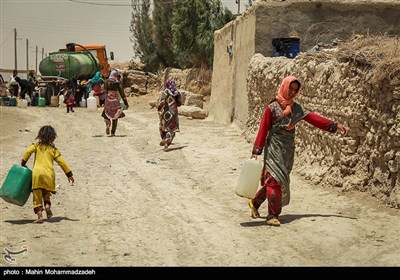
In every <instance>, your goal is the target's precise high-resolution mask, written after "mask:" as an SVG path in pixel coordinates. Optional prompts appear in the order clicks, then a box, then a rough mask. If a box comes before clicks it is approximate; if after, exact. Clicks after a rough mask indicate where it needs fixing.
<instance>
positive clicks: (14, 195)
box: [0, 164, 32, 206]
mask: <svg viewBox="0 0 400 280" xmlns="http://www.w3.org/2000/svg"><path fill="white" fill-rule="evenodd" d="M31 190H32V170H31V169H29V168H27V167H23V166H21V165H18V164H14V165H13V166H12V167H11V169H10V170H9V171H8V174H7V177H6V179H5V180H4V183H3V185H2V186H1V189H0V197H1V198H2V199H4V200H5V201H7V202H9V203H12V204H15V205H18V206H24V204H25V203H26V201H27V200H28V198H29V195H30V194H31Z"/></svg>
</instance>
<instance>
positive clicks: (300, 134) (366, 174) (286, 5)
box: [209, 0, 400, 207]
mask: <svg viewBox="0 0 400 280" xmlns="http://www.w3.org/2000/svg"><path fill="white" fill-rule="evenodd" d="M379 2H380V3H378V1H368V0H363V1H339V0H337V1H335V0H332V1H314V0H309V1H298V0H286V1H272V0H271V1H258V2H256V5H254V6H252V7H250V8H249V9H247V11H246V12H245V13H244V14H243V15H241V16H240V17H238V18H237V19H236V20H235V21H233V22H231V23H229V24H228V25H226V26H225V27H224V28H223V29H221V30H219V31H217V32H215V36H214V38H215V41H214V43H215V53H214V68H213V77H212V94H211V100H210V107H209V116H210V118H211V119H213V120H215V121H217V122H222V123H231V122H235V123H236V124H238V126H239V127H240V128H242V129H243V130H244V131H245V135H246V137H247V139H248V141H249V142H252V141H254V136H255V135H254V134H255V131H256V127H257V125H258V123H259V121H260V117H261V114H262V110H263V109H264V106H265V104H266V103H267V102H268V101H269V100H270V99H271V98H272V97H273V94H274V93H275V92H276V90H277V86H278V85H279V84H280V81H281V80H282V78H283V77H285V76H286V75H289V74H294V75H297V76H298V77H299V78H300V79H301V80H302V82H303V83H304V84H305V87H304V89H303V91H302V95H301V96H300V97H299V102H301V103H304V104H306V107H307V108H308V109H310V110H313V111H315V112H317V113H320V114H322V115H325V116H326V117H328V118H331V119H333V120H335V121H338V122H343V123H345V124H347V125H349V126H350V128H351V133H350V135H349V136H348V137H346V138H344V139H342V138H341V137H340V136H338V135H328V134H326V133H324V132H321V131H319V130H318V129H315V128H313V127H311V126H308V125H300V126H299V128H298V131H297V141H298V142H297V157H296V166H295V170H296V171H297V172H300V173H301V174H302V175H304V177H305V178H308V179H310V180H312V181H313V183H318V184H321V185H324V186H329V187H340V188H341V189H343V190H351V189H357V190H361V191H369V192H371V193H372V194H373V195H374V196H377V197H378V198H380V199H382V200H383V201H385V202H388V203H390V204H391V205H392V206H394V207H399V206H400V186H399V185H400V173H399V172H400V171H399V170H400V126H399V123H400V115H399V113H398V112H399V109H400V104H399V99H400V87H399V86H397V87H394V86H393V85H392V86H390V85H386V84H379V85H378V84H370V82H369V80H368V77H366V76H365V73H361V72H360V70H357V69H353V68H351V67H348V65H346V64H340V63H338V62H336V61H326V62H323V63H322V64H321V65H320V62H318V61H317V60H314V61H313V59H312V58H310V57H308V56H305V55H301V54H300V55H299V56H298V57H297V58H296V59H287V58H272V57H267V56H270V55H271V53H272V51H273V50H272V44H271V41H272V38H274V37H288V36H290V35H296V36H299V37H300V38H301V45H302V50H303V51H306V50H307V48H308V47H311V46H313V45H315V43H317V42H323V43H329V42H331V40H332V39H335V38H343V37H342V36H344V37H346V36H347V37H346V39H347V38H349V37H351V35H352V34H356V33H369V34H370V35H373V34H376V35H380V34H381V33H383V32H387V33H388V34H392V35H393V34H395V35H400V17H399V16H398V15H399V14H400V1H397V2H396V1H390V0H387V1H385V0H381V1H379ZM243 25H244V26H243ZM231 40H232V41H231ZM228 42H232V46H233V53H232V57H230V58H229V56H228V54H227V51H226V46H227V44H228ZM255 53H259V54H257V55H254V54H255ZM253 55H254V57H253ZM264 56H265V57H264ZM246 60H247V61H246ZM244 85H246V87H244ZM338 109H339V110H338Z"/></svg>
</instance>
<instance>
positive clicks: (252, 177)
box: [236, 158, 262, 199]
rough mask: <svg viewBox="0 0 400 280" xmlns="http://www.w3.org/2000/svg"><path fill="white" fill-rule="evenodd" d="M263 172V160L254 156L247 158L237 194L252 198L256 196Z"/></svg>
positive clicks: (237, 187)
mask: <svg viewBox="0 0 400 280" xmlns="http://www.w3.org/2000/svg"><path fill="white" fill-rule="evenodd" d="M261 172H262V163H261V161H259V160H257V159H254V158H251V159H247V160H246V161H245V162H244V164H243V166H242V170H241V171H240V175H239V180H238V183H237V186H236V195H238V196H241V197H246V198H250V199H252V198H254V196H255V195H256V193H257V190H258V187H259V184H260V177H261Z"/></svg>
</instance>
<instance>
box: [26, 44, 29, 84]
mask: <svg viewBox="0 0 400 280" xmlns="http://www.w3.org/2000/svg"><path fill="white" fill-rule="evenodd" d="M28 54H29V41H28V38H26V77H27V78H28V72H29V55H28Z"/></svg>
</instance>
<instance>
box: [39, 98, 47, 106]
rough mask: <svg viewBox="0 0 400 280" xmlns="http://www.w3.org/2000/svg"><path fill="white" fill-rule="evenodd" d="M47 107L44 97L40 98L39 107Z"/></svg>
mask: <svg viewBox="0 0 400 280" xmlns="http://www.w3.org/2000/svg"><path fill="white" fill-rule="evenodd" d="M45 105H46V99H44V97H39V107H44V106H45Z"/></svg>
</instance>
